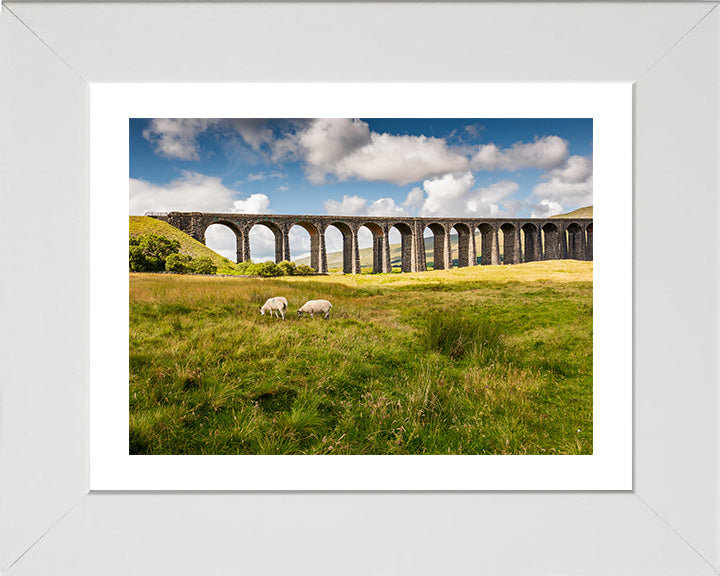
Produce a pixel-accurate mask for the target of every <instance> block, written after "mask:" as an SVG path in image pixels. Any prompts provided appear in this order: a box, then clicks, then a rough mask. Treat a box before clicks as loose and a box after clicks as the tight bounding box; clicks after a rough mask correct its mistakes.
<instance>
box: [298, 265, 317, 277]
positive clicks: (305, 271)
mask: <svg viewBox="0 0 720 576" xmlns="http://www.w3.org/2000/svg"><path fill="white" fill-rule="evenodd" d="M295 274H297V275H298V276H312V275H313V274H317V271H316V270H315V268H310V266H308V265H307V264H300V266H298V267H297V268H296V269H295Z"/></svg>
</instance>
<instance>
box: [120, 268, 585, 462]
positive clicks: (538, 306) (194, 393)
mask: <svg viewBox="0 0 720 576" xmlns="http://www.w3.org/2000/svg"><path fill="white" fill-rule="evenodd" d="M592 270H593V268H592V263H591V262H575V261H569V260H564V261H555V262H535V263H528V264H520V265H516V266H487V267H473V268H464V269H459V270H458V269H453V270H448V271H437V272H424V273H417V274H380V275H362V276H323V277H283V278H278V279H260V278H243V277H238V278H220V277H194V276H176V275H167V274H158V275H154V274H130V453H131V454H591V453H592V438H593V415H592V382H593V378H592V365H593V364H592V338H593V336H592V327H593V316H592V312H593V301H592ZM280 295H282V296H285V297H286V298H287V299H288V301H289V303H290V309H289V312H290V315H289V316H288V319H287V320H286V321H285V322H283V321H281V320H277V319H274V318H269V317H267V316H264V317H263V316H261V315H260V313H259V310H258V308H259V306H260V305H262V303H263V302H264V301H265V299H266V298H268V297H271V296H280ZM313 298H327V299H328V300H330V301H331V302H332V303H333V305H334V308H333V310H332V317H331V319H330V320H328V321H324V320H322V319H319V318H317V317H316V318H315V319H310V318H309V317H304V318H301V319H300V318H297V316H296V315H295V311H296V310H297V308H298V307H299V306H300V305H302V304H303V303H304V302H305V301H306V300H308V299H313Z"/></svg>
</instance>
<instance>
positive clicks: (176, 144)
mask: <svg viewBox="0 0 720 576" xmlns="http://www.w3.org/2000/svg"><path fill="white" fill-rule="evenodd" d="M217 122H218V121H217V120H215V119H210V118H154V119H152V120H151V121H150V124H149V125H148V126H147V128H145V130H143V138H145V140H147V141H148V142H150V144H151V145H152V146H153V147H154V148H155V153H156V154H159V155H161V156H165V157H166V158H170V159H175V160H199V159H200V155H199V154H198V144H197V136H198V134H200V133H201V132H204V131H205V130H207V129H208V128H209V127H210V126H212V125H214V124H216V123H217Z"/></svg>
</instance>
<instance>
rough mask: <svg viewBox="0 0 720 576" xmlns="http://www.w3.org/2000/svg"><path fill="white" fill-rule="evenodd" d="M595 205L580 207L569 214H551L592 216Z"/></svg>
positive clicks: (579, 216)
mask: <svg viewBox="0 0 720 576" xmlns="http://www.w3.org/2000/svg"><path fill="white" fill-rule="evenodd" d="M592 217H593V207H592V206H585V208H578V209H577V210H573V211H572V212H568V213H567V214H558V215H557V216H550V218H592Z"/></svg>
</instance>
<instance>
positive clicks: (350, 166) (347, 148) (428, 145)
mask: <svg viewBox="0 0 720 576" xmlns="http://www.w3.org/2000/svg"><path fill="white" fill-rule="evenodd" d="M293 146H294V149H295V151H296V152H297V153H299V155H300V156H301V157H302V159H303V160H304V162H305V164H306V174H307V177H308V179H309V180H310V181H312V182H314V183H316V184H321V183H323V182H325V180H326V178H327V176H328V175H332V176H335V177H337V178H338V179H340V180H349V179H351V178H356V179H358V180H365V181H383V182H392V183H394V184H400V185H405V184H409V183H411V182H417V181H419V180H422V179H423V178H428V177H431V176H437V175H439V174H444V173H446V172H451V171H457V170H464V169H465V168H467V166H468V163H469V159H468V158H467V157H466V156H464V155H462V154H460V153H458V152H456V151H454V150H452V149H451V148H450V147H448V145H447V143H446V142H445V140H443V139H441V138H427V137H425V136H395V135H391V134H379V133H377V132H371V131H370V128H369V126H368V124H367V123H366V122H363V121H361V120H356V119H355V120H353V119H347V118H322V119H316V120H314V121H313V122H312V123H310V124H309V125H308V126H307V127H305V128H304V130H302V131H300V132H299V133H298V134H297V135H296V136H295V140H294V144H293ZM283 147H284V149H285V150H289V149H290V144H289V143H288V141H285V142H284V143H283ZM280 148H281V147H278V149H280Z"/></svg>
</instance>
